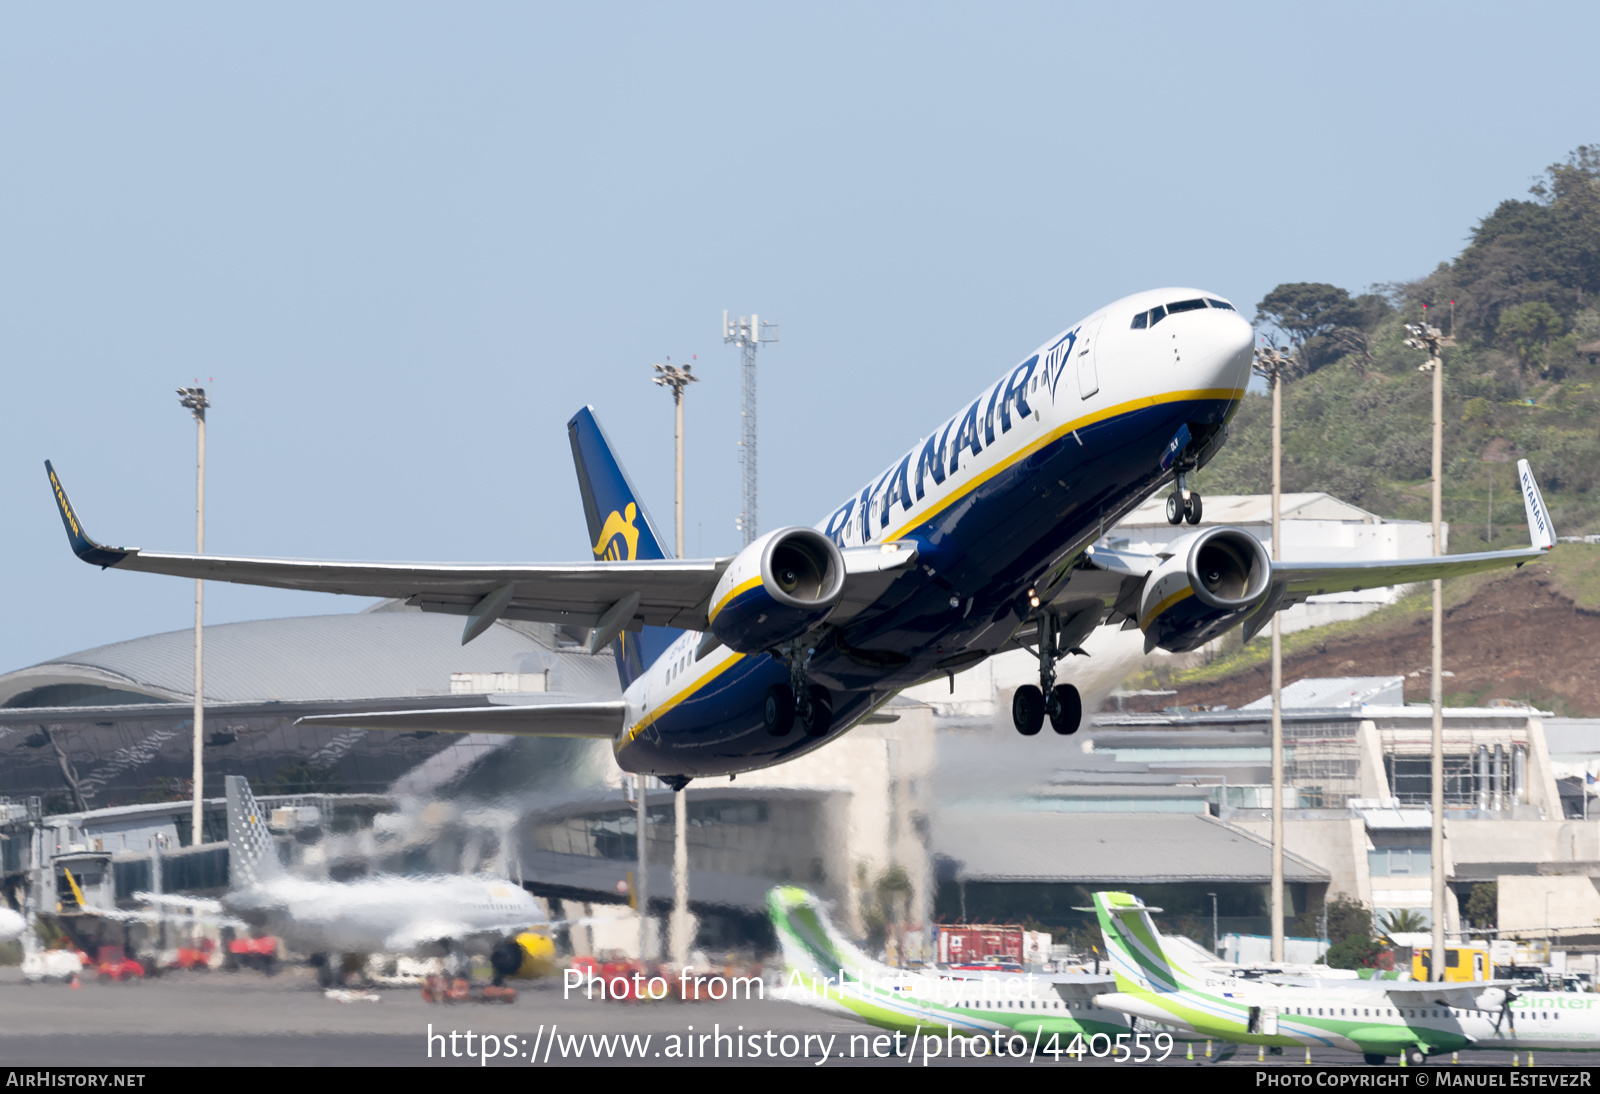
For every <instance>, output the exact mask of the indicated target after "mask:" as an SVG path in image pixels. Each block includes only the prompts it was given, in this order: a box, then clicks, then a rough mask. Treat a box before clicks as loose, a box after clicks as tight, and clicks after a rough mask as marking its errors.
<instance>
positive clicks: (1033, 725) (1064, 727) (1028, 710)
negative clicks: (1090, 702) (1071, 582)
mask: <svg viewBox="0 0 1600 1094" xmlns="http://www.w3.org/2000/svg"><path fill="white" fill-rule="evenodd" d="M1083 622H1087V623H1088V626H1089V628H1092V627H1093V626H1094V624H1095V623H1096V622H1098V620H1092V621H1089V620H1084V621H1083ZM1075 623H1080V619H1079V617H1078V616H1074V617H1073V619H1072V620H1070V621H1069V624H1068V626H1069V628H1071V626H1072V624H1075ZM1060 627H1061V625H1060V621H1059V617H1058V616H1056V615H1055V613H1053V612H1044V613H1042V614H1041V615H1040V616H1039V685H1038V686H1037V687H1035V686H1034V685H1032V684H1024V685H1022V686H1021V687H1020V688H1018V689H1017V691H1016V694H1015V695H1014V696H1012V699H1011V721H1012V724H1013V725H1015V726H1016V727H1017V732H1018V733H1020V734H1022V735H1023V736H1024V737H1032V736H1033V735H1034V734H1036V733H1038V732H1039V730H1040V729H1042V728H1044V720H1045V716H1046V715H1048V716H1049V718H1050V728H1051V729H1054V730H1055V731H1056V732H1057V733H1059V734H1061V735H1062V736H1070V735H1071V734H1074V733H1076V732H1078V723H1079V722H1081V721H1082V720H1083V697H1082V696H1081V695H1080V694H1078V689H1077V688H1076V687H1074V686H1073V685H1071V684H1058V683H1056V658H1057V657H1058V656H1059V655H1060V653H1061V652H1065V653H1081V652H1083V651H1082V650H1079V649H1077V648H1076V645H1075V644H1074V646H1073V647H1072V648H1070V649H1068V650H1064V651H1058V647H1057V639H1058V637H1059V636H1058V631H1059V630H1060ZM1083 633H1084V634H1087V633H1088V630H1087V629H1085V630H1084V631H1083Z"/></svg>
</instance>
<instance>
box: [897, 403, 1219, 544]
mask: <svg viewBox="0 0 1600 1094" xmlns="http://www.w3.org/2000/svg"><path fill="white" fill-rule="evenodd" d="M1242 398H1244V389H1243V388H1231V387H1208V388H1196V389H1194V390H1192V391H1169V392H1167V393H1166V394H1165V395H1146V396H1144V397H1143V398H1140V399H1129V400H1128V401H1127V402H1125V403H1118V404H1117V405H1116V406H1108V407H1106V408H1105V409H1104V410H1097V411H1095V412H1094V413H1093V414H1086V415H1084V416H1083V417H1082V418H1078V419H1075V420H1074V421H1070V422H1068V423H1067V424H1066V425H1063V426H1058V427H1056V428H1055V429H1053V430H1051V431H1050V432H1049V433H1046V434H1045V435H1044V436H1043V437H1040V438H1039V439H1037V440H1035V441H1033V442H1032V443H1031V444H1028V445H1026V446H1024V447H1023V448H1021V449H1020V450H1018V451H1017V452H1015V453H1013V454H1012V455H1011V456H1009V457H1007V458H1006V459H1005V460H1004V461H1002V462H1001V463H997V464H995V465H994V466H993V467H991V468H989V469H988V470H987V471H984V472H982V473H981V474H978V475H976V476H974V477H973V479H972V481H971V482H969V483H967V484H966V486H964V487H962V488H961V489H960V490H957V491H954V492H952V493H951V494H950V496H949V497H947V498H945V499H943V500H942V501H940V502H939V503H938V504H937V505H934V506H933V507H932V508H930V509H929V510H928V511H927V512H925V513H923V514H922V515H921V516H919V517H916V518H914V519H913V520H911V521H910V522H908V523H907V524H905V525H903V526H902V527H901V528H899V529H898V530H897V531H895V532H894V533H893V534H891V535H887V536H884V537H883V538H882V540H879V539H872V540H869V541H868V542H869V543H879V542H887V541H888V540H892V539H899V538H900V537H902V536H904V535H905V534H906V533H907V532H909V531H911V530H912V529H913V528H916V527H918V526H919V525H923V524H926V523H927V522H928V521H930V520H932V519H933V518H934V517H936V516H938V515H939V514H940V513H942V512H944V511H945V510H946V509H948V508H950V506H952V505H954V504H955V503H956V502H958V501H960V500H961V499H962V498H964V497H966V496H967V495H968V494H970V493H972V491H974V490H976V489H977V488H978V487H980V486H982V485H983V484H984V483H986V482H988V481H989V480H990V479H992V478H994V477H995V476H996V475H998V474H1000V472H1002V471H1004V470H1006V469H1007V468H1008V467H1010V466H1011V465H1012V464H1014V463H1016V462H1017V461H1018V460H1023V459H1027V458H1028V457H1029V456H1031V455H1033V454H1034V453H1035V452H1037V451H1039V449H1041V448H1043V447H1044V446H1045V445H1048V444H1054V443H1055V442H1056V441H1059V440H1060V439H1061V438H1063V437H1065V436H1067V435H1068V434H1069V433H1073V432H1076V431H1077V430H1080V429H1085V428H1087V427H1089V426H1091V425H1094V424H1095V423H1097V422H1103V421H1105V420H1107V419H1108V418H1118V417H1121V416H1122V415H1124V414H1129V413H1132V412H1133V411H1135V410H1145V409H1147V408H1149V407H1152V406H1161V405H1162V404H1163V403H1179V402H1186V401H1192V400H1196V399H1228V400H1231V401H1237V400H1239V399H1242ZM1013 428H1015V427H1013ZM956 474H960V472H959V471H957V472H956Z"/></svg>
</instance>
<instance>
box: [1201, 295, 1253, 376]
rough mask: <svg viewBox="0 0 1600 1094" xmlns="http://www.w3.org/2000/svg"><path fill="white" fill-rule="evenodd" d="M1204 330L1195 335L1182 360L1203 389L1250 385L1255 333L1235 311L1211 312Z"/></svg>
mask: <svg viewBox="0 0 1600 1094" xmlns="http://www.w3.org/2000/svg"><path fill="white" fill-rule="evenodd" d="M1206 318H1207V320H1209V322H1207V323H1206V324H1205V327H1204V329H1203V330H1198V331H1195V332H1194V339H1193V341H1192V342H1191V343H1190V345H1189V346H1188V347H1187V349H1188V353H1186V354H1185V356H1186V357H1191V360H1189V361H1185V362H1184V363H1185V364H1186V365H1190V366H1191V367H1192V368H1193V369H1194V370H1195V374H1196V378H1197V379H1200V380H1201V382H1202V384H1203V386H1205V387H1215V388H1233V389H1238V388H1243V387H1244V386H1245V385H1246V384H1248V383H1249V382H1250V363H1251V360H1252V354H1253V351H1254V349H1255V331H1254V330H1253V329H1252V328H1251V326H1250V324H1249V323H1248V322H1246V321H1245V318H1244V317H1243V316H1242V315H1240V314H1239V313H1238V312H1231V311H1230V312H1223V311H1214V312H1211V313H1210V314H1208V315H1207V316H1206Z"/></svg>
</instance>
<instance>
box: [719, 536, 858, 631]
mask: <svg viewBox="0 0 1600 1094" xmlns="http://www.w3.org/2000/svg"><path fill="white" fill-rule="evenodd" d="M843 595H844V555H842V554H841V553H840V552H839V548H838V547H837V546H835V545H834V543H833V541H832V540H830V539H828V538H827V537H826V536H824V535H823V534H822V533H821V532H818V531H817V530H816V529H814V528H798V527H796V528H780V529H778V530H777V531H776V532H768V533H767V534H766V535H764V536H761V537H760V538H759V539H757V540H756V541H755V542H754V543H751V544H750V545H749V546H748V547H746V548H745V549H744V550H743V551H740V552H739V554H738V555H737V556H735V557H734V560H733V562H732V563H730V564H729V566H728V568H727V569H726V570H725V571H723V574H722V578H721V579H720V580H719V581H718V582H717V587H716V590H715V591H714V592H713V593H712V594H711V610H710V611H709V612H708V613H707V614H708V616H709V617H710V623H711V631H712V633H713V634H715V635H716V636H717V638H719V639H720V640H721V641H722V642H723V644H724V645H726V646H728V647H729V648H730V649H733V650H737V651H738V652H740V653H752V652H754V651H756V650H764V649H768V648H770V647H772V646H775V645H777V644H779V643H781V642H786V641H788V640H789V639H791V638H798V637H799V636H800V635H802V634H804V633H805V632H806V631H808V630H810V629H811V628H812V627H814V626H816V625H817V624H818V623H821V622H822V621H823V620H824V619H826V618H827V617H828V613H830V612H832V611H833V609H834V607H835V606H836V605H837V604H838V603H839V598H840V597H842V596H843Z"/></svg>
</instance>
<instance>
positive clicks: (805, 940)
mask: <svg viewBox="0 0 1600 1094" xmlns="http://www.w3.org/2000/svg"><path fill="white" fill-rule="evenodd" d="M767 916H768V918H769V919H771V921H772V929H773V930H774V931H775V932H776V933H777V935H778V942H779V944H780V945H781V946H782V947H783V961H784V965H785V966H786V967H787V971H788V973H789V974H790V975H793V974H795V973H798V974H799V975H800V977H801V980H802V982H803V983H805V984H807V986H809V983H810V982H813V981H814V982H817V983H827V982H829V981H830V980H831V981H832V983H834V984H837V983H838V980H839V975H840V973H841V971H842V972H843V974H844V975H845V976H847V977H849V978H850V979H851V980H856V981H861V980H869V981H870V980H876V979H878V978H881V977H882V976H883V975H884V974H885V973H892V972H893V971H894V970H890V969H888V968H886V967H885V966H881V965H879V964H878V963H877V962H875V961H873V960H872V959H871V958H870V957H868V956H867V955H866V954H864V953H862V952H861V951H860V950H859V949H857V948H856V947H855V946H853V945H851V944H850V943H849V942H847V941H845V939H844V937H843V936H842V935H840V934H839V932H838V931H837V930H836V929H835V928H834V926H833V921H832V920H830V919H829V918H828V913H827V912H826V911H824V910H823V908H822V906H821V904H820V903H819V902H818V900H817V898H816V897H814V896H812V895H811V894H810V893H808V892H806V891H805V890H804V889H799V888H796V887H794V886H792V885H784V886H779V887H778V888H776V889H773V890H772V891H771V892H770V893H768V894H767Z"/></svg>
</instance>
